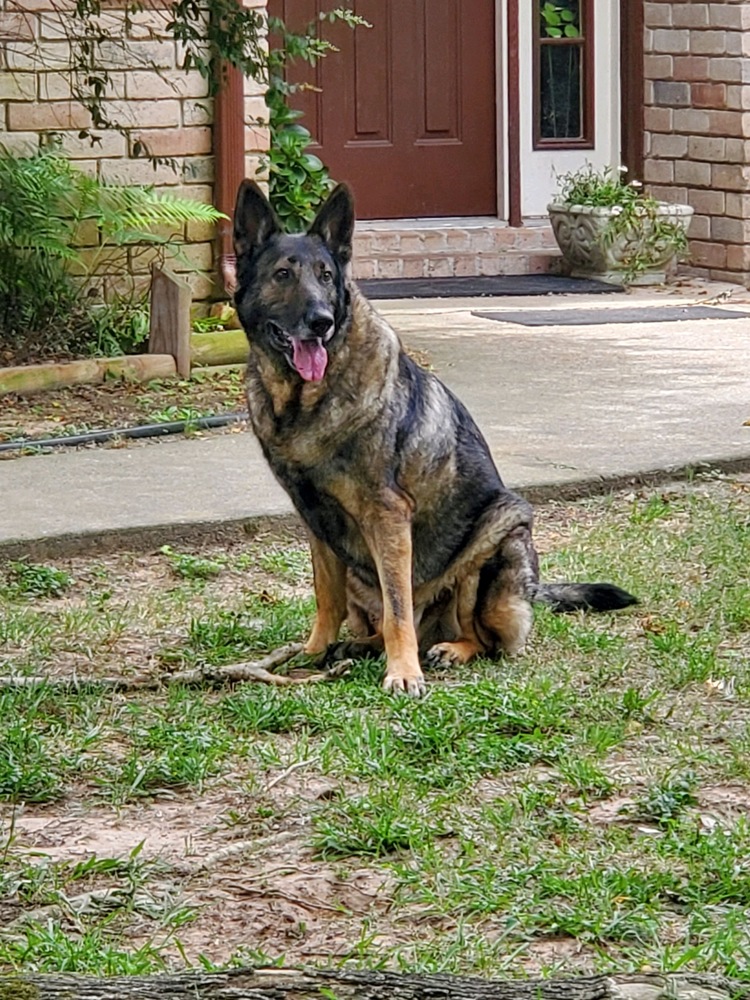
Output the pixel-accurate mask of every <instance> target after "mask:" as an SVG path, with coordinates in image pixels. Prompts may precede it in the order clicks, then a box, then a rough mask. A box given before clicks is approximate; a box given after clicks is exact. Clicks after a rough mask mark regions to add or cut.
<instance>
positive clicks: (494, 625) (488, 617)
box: [480, 527, 538, 656]
mask: <svg viewBox="0 0 750 1000" xmlns="http://www.w3.org/2000/svg"><path fill="white" fill-rule="evenodd" d="M482 576H483V579H482V585H483V590H484V596H483V600H482V605H481V611H480V621H481V625H482V626H483V627H484V628H485V629H486V630H487V631H489V632H490V633H491V634H492V635H493V636H494V637H495V640H496V644H497V645H498V646H499V647H500V649H501V650H502V651H503V652H504V653H506V654H507V655H508V656H515V655H516V654H518V653H522V652H523V649H524V646H525V645H526V640H527V639H528V637H529V633H530V632H531V626H532V624H533V621H534V613H533V610H532V607H531V596H532V594H533V592H534V588H535V586H536V582H537V578H538V560H537V555H536V552H535V550H534V546H533V544H532V541H531V532H530V530H529V529H528V528H526V527H518V528H515V529H514V530H513V531H511V532H510V534H509V535H508V536H507V537H506V538H505V539H503V541H502V543H501V545H500V548H499V550H498V553H497V555H496V556H495V558H494V559H493V560H492V561H491V562H489V563H487V564H486V565H485V566H484V568H483V570H482Z"/></svg>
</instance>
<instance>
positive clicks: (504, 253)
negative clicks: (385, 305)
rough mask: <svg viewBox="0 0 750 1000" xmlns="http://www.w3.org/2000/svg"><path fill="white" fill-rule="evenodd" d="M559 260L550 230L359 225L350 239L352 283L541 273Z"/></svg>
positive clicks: (457, 224) (465, 223)
mask: <svg viewBox="0 0 750 1000" xmlns="http://www.w3.org/2000/svg"><path fill="white" fill-rule="evenodd" d="M559 256H560V254H559V250H558V249H557V244H556V243H555V238H554V236H553V234H552V229H551V227H550V226H548V225H530V226H523V227H520V228H517V229H516V228H512V227H510V226H507V225H505V224H504V223H501V222H498V221H495V220H493V219H487V220H480V219H476V220H475V219H456V220H445V224H442V223H440V222H434V223H421V224H420V222H419V220H416V221H411V220H410V221H407V222H404V223H403V225H400V224H399V223H393V222H371V223H368V222H364V223H359V224H358V226H357V230H356V232H355V235H354V274H355V277H357V278H422V277H441V278H442V277H451V276H454V275H455V276H459V275H461V276H476V275H493V274H541V273H544V272H546V271H549V270H550V269H552V268H554V267H555V264H556V261H557V260H558V259H559Z"/></svg>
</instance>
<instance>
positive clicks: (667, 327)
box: [0, 283, 750, 554]
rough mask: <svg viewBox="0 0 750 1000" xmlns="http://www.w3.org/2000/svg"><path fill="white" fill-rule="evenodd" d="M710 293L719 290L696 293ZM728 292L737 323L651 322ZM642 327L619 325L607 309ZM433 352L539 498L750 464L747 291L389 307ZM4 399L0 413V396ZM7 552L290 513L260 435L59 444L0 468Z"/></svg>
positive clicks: (500, 458)
mask: <svg viewBox="0 0 750 1000" xmlns="http://www.w3.org/2000/svg"><path fill="white" fill-rule="evenodd" d="M706 288H708V293H706V292H703V294H701V291H702V290H703V289H706ZM727 289H732V293H731V297H730V298H729V299H727V300H726V301H724V302H722V303H721V305H722V307H724V308H726V309H727V310H728V311H730V312H729V315H728V317H727V318H726V319H718V320H716V319H710V320H691V319H688V320H686V321H683V322H673V323H649V322H648V306H649V305H656V304H658V305H667V304H669V305H680V304H688V303H695V302H696V301H698V302H702V301H705V299H706V298H707V297H708V296H709V295H714V294H715V293H716V292H720V293H721V292H722V291H724V290H727ZM625 305H627V306H638V307H641V308H643V309H644V322H642V323H629V324H625V325H615V324H609V323H608V322H607V313H608V311H609V310H612V309H618V308H622V307H623V306H625ZM519 307H521V308H528V309H533V310H541V309H556V310H557V309H570V310H573V311H578V310H581V309H586V310H595V311H596V312H597V313H598V315H599V317H600V322H599V323H598V324H597V325H593V326H565V327H562V326H559V327H524V326H520V325H518V324H515V323H508V322H502V323H498V322H493V321H491V320H487V319H480V318H478V317H475V316H473V315H472V310H473V309H481V310H482V311H484V312H486V311H490V310H491V311H493V312H503V311H509V310H517V309H519ZM378 308H379V309H380V311H381V312H383V313H384V314H385V315H387V317H388V318H389V320H390V321H391V322H392V324H393V325H394V326H395V327H396V329H398V330H399V331H400V332H401V333H402V335H403V337H404V340H405V342H406V343H407V344H408V345H409V346H411V347H413V348H415V349H416V350H418V351H421V352H424V353H425V354H426V355H427V357H428V358H429V361H430V363H431V364H432V366H433V368H434V370H435V371H436V373H437V374H438V375H439V376H440V377H441V378H442V379H443V380H444V381H445V382H446V383H447V384H448V385H449V386H450V387H451V388H452V389H453V390H454V391H455V392H456V393H457V394H458V396H459V397H460V398H461V399H463V401H464V402H465V403H466V404H467V406H468V407H469V409H470V410H471V411H472V413H473V414H474V417H475V419H476V420H477V422H478V423H479V426H480V427H481V428H482V430H483V432H484V434H485V435H486V437H487V439H488V441H489V444H490V447H491V448H492V451H493V454H494V456H495V459H496V461H497V464H498V467H499V469H500V472H501V475H502V476H503V478H504V479H505V481H506V482H507V483H508V484H509V485H510V486H512V487H513V488H515V489H518V490H519V491H521V492H523V491H524V490H527V491H529V492H531V493H532V494H536V495H538V494H539V493H540V492H543V491H544V490H545V489H546V490H551V489H554V488H555V487H558V488H560V487H567V488H572V487H573V486H575V485H576V484H578V486H580V488H581V490H582V491H583V490H585V489H591V488H593V487H592V484H594V483H597V482H600V481H601V480H605V481H606V480H621V479H623V478H630V477H635V478H637V477H640V476H642V475H643V474H645V473H651V472H657V471H659V470H674V469H680V468H682V467H685V466H687V465H693V464H698V463H719V464H727V463H744V462H745V461H746V462H747V464H748V465H750V427H747V426H743V422H744V421H746V420H748V419H750V320H749V319H746V318H740V317H737V318H734V317H732V315H731V310H738V309H743V308H744V309H746V310H748V311H750V295H748V293H747V292H745V291H744V290H742V289H737V288H733V287H732V286H721V287H717V286H705V285H703V286H702V285H699V284H695V283H693V284H691V285H689V286H685V287H682V288H681V289H678V290H676V291H669V292H658V293H654V292H645V291H643V292H639V293H635V294H631V295H629V296H627V297H626V296H623V295H612V296H591V297H587V296H548V297H543V298H541V297H536V298H531V299H509V298H503V299H495V300H493V299H481V300H473V301H468V300H455V299H454V300H427V301H425V300H421V301H399V302H388V303H386V302H384V303H380V304H379V305H378ZM0 405H2V403H1V401H0ZM0 498H1V499H2V502H1V503H0V552H3V551H4V552H5V553H6V554H10V553H11V552H14V553H17V552H19V551H24V550H25V548H26V549H28V550H29V551H33V550H34V549H36V548H38V547H37V546H32V545H30V544H29V543H31V542H32V541H33V540H38V541H40V542H43V543H47V547H50V546H51V547H52V548H54V547H56V544H58V543H63V542H64V541H65V540H67V541H68V543H69V544H67V545H66V546H65V548H67V549H68V550H70V549H75V548H76V547H77V546H80V547H83V546H87V547H91V546H92V545H96V544H97V542H101V541H102V539H107V538H109V539H110V543H112V542H113V541H114V540H117V543H118V544H120V543H121V542H122V541H123V540H127V538H128V536H130V541H131V542H133V543H135V540H136V538H140V542H141V544H142V543H143V538H144V533H145V534H146V535H147V536H148V539H149V540H151V541H153V542H154V543H155V544H156V543H159V544H161V543H163V542H164V541H167V540H169V539H170V538H175V537H177V535H179V534H181V533H184V532H185V531H186V530H188V529H196V530H197V529H200V530H203V531H205V530H211V529H213V528H217V529H218V528H220V527H222V526H224V525H226V524H227V523H240V522H244V521H247V520H248V519H252V518H257V517H262V516H268V515H279V514H288V513H290V512H291V507H290V504H289V502H288V500H287V499H286V496H285V494H284V493H283V491H282V490H281V489H280V487H279V486H278V485H277V484H276V483H275V481H274V480H273V478H272V476H271V475H270V473H269V471H268V469H267V467H266V465H265V462H264V460H263V458H262V456H261V454H260V451H259V448H258V446H257V444H256V442H255V440H254V438H253V436H252V434H251V433H250V432H246V433H236V432H234V433H223V434H213V435H208V436H206V437H203V438H194V439H189V440H185V439H164V440H161V441H159V442H153V443H148V444H137V445H131V446H129V447H127V448H109V449H108V448H101V447H99V448H96V449H86V450H76V451H73V450H71V451H67V450H61V451H57V452H54V453H52V454H48V455H39V456H30V457H24V458H19V459H15V460H9V461H2V462H0Z"/></svg>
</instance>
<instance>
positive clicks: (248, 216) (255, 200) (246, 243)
mask: <svg viewBox="0 0 750 1000" xmlns="http://www.w3.org/2000/svg"><path fill="white" fill-rule="evenodd" d="M280 232H281V223H280V222H279V220H278V218H277V216H276V213H275V212H274V210H273V209H272V208H271V205H270V202H269V201H268V198H266V196H265V195H264V194H263V192H262V191H261V189H260V188H259V187H258V185H257V184H256V183H255V181H248V180H244V181H243V182H242V183H241V184H240V189H239V191H238V192H237V204H236V205H235V209H234V252H235V253H236V254H237V256H238V257H241V256H242V255H243V254H246V253H249V252H250V251H251V250H254V249H255V248H256V247H259V246H262V244H263V243H265V242H266V240H267V239H269V238H270V237H271V236H273V235H274V233H280Z"/></svg>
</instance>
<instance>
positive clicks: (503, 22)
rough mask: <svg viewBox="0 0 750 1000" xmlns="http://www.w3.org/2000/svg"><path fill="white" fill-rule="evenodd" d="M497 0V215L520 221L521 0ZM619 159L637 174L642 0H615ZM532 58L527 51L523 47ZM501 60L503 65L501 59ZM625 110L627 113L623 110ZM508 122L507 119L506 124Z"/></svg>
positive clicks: (640, 170)
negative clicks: (617, 14)
mask: <svg viewBox="0 0 750 1000" xmlns="http://www.w3.org/2000/svg"><path fill="white" fill-rule="evenodd" d="M521 2H522V0H496V3H495V21H496V26H497V27H496V37H497V45H496V49H497V53H498V57H497V77H496V96H497V101H496V103H497V109H498V119H497V121H498V127H497V136H498V160H497V177H498V202H497V207H498V212H497V214H498V218H500V219H507V222H508V225H509V226H513V227H519V226H522V225H523V213H522V190H521V130H520V123H521V93H520V63H521V51H520V36H521V33H520V16H521V10H520V4H521ZM523 2H526V0H523ZM619 18H620V53H619V54H620V67H619V74H618V78H619V86H620V112H621V113H620V122H621V128H620V132H621V135H620V161H621V163H622V164H624V165H625V166H626V167H627V168H628V170H629V172H630V175H631V177H635V178H638V179H642V175H643V161H644V147H643V142H644V135H645V123H644V117H645V115H644V105H645V90H644V65H645V63H644V59H645V39H644V28H645V0H619ZM527 57H528V58H531V54H530V53H527ZM503 64H505V65H503ZM626 111H627V113H625V112H626ZM506 123H507V124H506Z"/></svg>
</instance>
